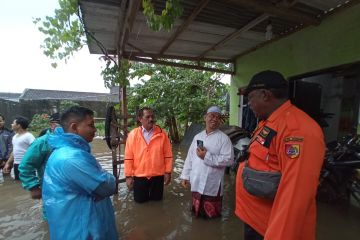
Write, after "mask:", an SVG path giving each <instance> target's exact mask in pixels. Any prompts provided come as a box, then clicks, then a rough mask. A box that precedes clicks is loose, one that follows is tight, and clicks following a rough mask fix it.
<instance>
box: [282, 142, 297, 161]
mask: <svg viewBox="0 0 360 240" xmlns="http://www.w3.org/2000/svg"><path fill="white" fill-rule="evenodd" d="M285 154H286V155H287V156H288V157H289V158H297V157H299V156H300V144H285Z"/></svg>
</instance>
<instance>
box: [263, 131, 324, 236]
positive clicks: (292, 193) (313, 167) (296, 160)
mask: <svg viewBox="0 0 360 240" xmlns="http://www.w3.org/2000/svg"><path fill="white" fill-rule="evenodd" d="M295 136H302V135H301V134H295ZM281 141H283V139H281ZM281 146H282V147H281V148H280V149H279V150H278V152H279V155H280V156H279V160H280V161H279V162H280V167H281V172H282V176H281V181H280V185H279V188H278V191H277V194H276V196H275V200H274V203H273V208H272V211H271V215H270V219H269V222H268V228H267V230H266V232H265V236H264V237H265V239H300V236H303V237H304V236H305V238H306V237H308V238H306V239H315V236H306V235H304V234H306V233H305V232H303V226H305V225H308V226H309V225H311V226H314V228H315V226H316V210H315V209H314V208H315V206H316V205H315V204H316V202H315V201H316V200H315V196H316V191H317V187H318V181H319V174H320V170H321V166H322V163H323V158H324V152H325V144H324V141H323V139H320V138H317V137H316V136H308V137H306V136H305V137H304V140H303V141H302V142H286V143H285V141H283V143H282V145H281ZM289 148H291V150H289ZM286 149H287V150H286ZM296 149H298V155H297V151H296ZM285 153H288V155H289V156H287V155H286V154H285ZM309 214H314V216H309ZM305 219H306V220H309V219H310V221H307V222H305ZM312 221H313V222H312ZM314 233H315V230H314Z"/></svg>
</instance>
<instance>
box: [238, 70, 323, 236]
mask: <svg viewBox="0 0 360 240" xmlns="http://www.w3.org/2000/svg"><path fill="white" fill-rule="evenodd" d="M245 94H246V95H247V96H248V100H249V105H250V108H251V109H252V110H253V111H254V113H255V115H256V117H257V118H258V119H259V121H260V122H259V124H258V126H257V129H255V131H254V132H253V135H252V141H251V143H250V146H249V158H248V160H247V161H245V162H243V163H242V164H241V165H240V167H239V170H238V173H237V177H236V209H235V214H236V215H237V216H238V217H239V218H240V219H241V220H242V221H244V222H245V228H244V234H245V239H246V240H250V239H251V240H252V239H255V240H257V239H266V240H314V239H315V234H316V233H315V231H316V201H315V197H316V190H317V186H318V179H319V174H320V170H321V166H322V163H323V159H324V153H325V144H324V137H323V133H322V130H321V128H320V127H319V125H318V124H317V123H316V122H315V121H314V120H313V119H312V118H310V117H309V116H308V115H307V114H306V113H304V112H303V111H301V110H300V109H298V108H297V107H295V106H294V105H292V104H291V103H290V101H289V100H288V83H287V81H286V80H285V79H284V77H283V76H282V75H281V74H280V73H278V72H274V71H263V72H260V73H258V74H256V75H254V76H253V78H252V79H251V81H250V83H249V85H248V86H247V88H246V92H245ZM260 175H261V178H262V179H259V178H260ZM264 175H265V177H264ZM269 175H271V176H270V178H271V177H274V175H277V177H276V176H275V177H274V178H275V179H278V182H277V183H278V184H273V183H274V182H271V181H273V179H272V180H269V179H268V178H267V176H269ZM263 177H264V178H263ZM259 180H260V181H262V184H257V183H259ZM269 182H270V184H268V183H269ZM275 182H276V181H275ZM269 186H276V187H275V189H273V188H271V187H269ZM272 191H273V195H272V196H270V195H271V194H269V193H271V192H272ZM250 192H251V193H250ZM264 196H267V197H264Z"/></svg>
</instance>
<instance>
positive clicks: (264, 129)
mask: <svg viewBox="0 0 360 240" xmlns="http://www.w3.org/2000/svg"><path fill="white" fill-rule="evenodd" d="M269 133H270V129H269V128H268V127H266V126H265V127H263V129H261V132H260V134H259V135H260V136H261V137H263V138H266V137H267V135H269Z"/></svg>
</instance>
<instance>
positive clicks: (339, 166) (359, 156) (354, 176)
mask: <svg viewBox="0 0 360 240" xmlns="http://www.w3.org/2000/svg"><path fill="white" fill-rule="evenodd" d="M359 169H360V138H359V136H346V137H344V138H343V139H342V140H341V141H339V142H336V143H333V144H330V145H329V146H328V149H327V152H326V155H325V161H324V165H323V168H322V170H321V173H320V180H319V188H318V192H317V199H318V200H319V201H320V202H325V203H331V204H335V203H349V201H350V199H351V197H352V198H353V199H354V200H355V201H356V202H357V203H358V204H360V172H359Z"/></svg>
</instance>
